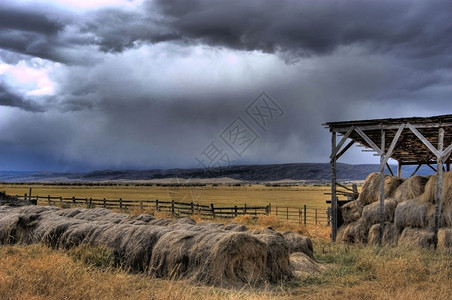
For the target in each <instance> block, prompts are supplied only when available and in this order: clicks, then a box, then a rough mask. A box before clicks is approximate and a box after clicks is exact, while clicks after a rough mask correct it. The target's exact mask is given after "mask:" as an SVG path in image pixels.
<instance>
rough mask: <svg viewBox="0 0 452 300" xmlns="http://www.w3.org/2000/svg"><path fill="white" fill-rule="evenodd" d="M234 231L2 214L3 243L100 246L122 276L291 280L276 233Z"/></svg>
mask: <svg viewBox="0 0 452 300" xmlns="http://www.w3.org/2000/svg"><path fill="white" fill-rule="evenodd" d="M24 212H26V213H24ZM36 212H39V213H36ZM27 213H30V214H27ZM118 220H119V221H120V222H118ZM121 220H122V221H121ZM146 221H149V222H146ZM132 223H133V224H132ZM156 223H159V224H160V225H156ZM234 228H235V229H236V230H243V228H240V229H238V228H236V227H234V226H230V227H229V228H228V227H227V226H224V225H222V224H214V226H209V224H206V223H204V224H201V225H199V224H196V223H195V222H194V221H192V220H190V219H185V220H182V221H165V222H157V220H156V219H153V218H149V217H140V220H138V219H137V218H132V219H131V218H128V217H126V218H124V215H123V214H117V213H111V212H109V211H106V210H84V209H70V210H67V211H65V210H60V209H54V208H46V207H40V208H33V209H29V208H20V209H19V208H18V209H16V208H14V209H9V208H8V209H6V208H0V242H1V243H38V242H42V243H44V244H46V245H48V246H50V247H53V248H63V249H69V248H73V247H77V246H79V245H83V244H89V245H92V246H105V247H108V248H110V249H111V250H112V252H113V254H114V256H115V262H116V264H117V265H118V266H121V267H123V268H124V269H127V270H129V271H132V272H146V273H148V274H151V275H155V276H157V277H163V278H186V279H188V280H190V281H192V282H194V283H206V284H225V285H229V284H230V285H237V284H249V283H259V282H263V281H267V280H268V281H271V282H276V281H278V280H281V279H287V278H290V277H291V276H292V271H291V267H290V261H289V255H290V252H289V245H288V244H287V242H286V240H285V238H284V237H283V235H282V234H280V233H277V232H275V231H273V230H272V229H269V228H267V229H264V230H262V231H261V232H260V233H259V234H251V233H250V232H248V231H243V232H236V231H234ZM226 229H229V230H226ZM299 239H300V238H299ZM300 247H301V246H300Z"/></svg>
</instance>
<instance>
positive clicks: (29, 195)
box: [25, 188, 31, 201]
mask: <svg viewBox="0 0 452 300" xmlns="http://www.w3.org/2000/svg"><path fill="white" fill-rule="evenodd" d="M28 197H29V198H28V200H30V201H31V188H30V193H29V194H28ZM25 200H27V199H25Z"/></svg>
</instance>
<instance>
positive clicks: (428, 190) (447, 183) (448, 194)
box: [422, 172, 452, 205]
mask: <svg viewBox="0 0 452 300" xmlns="http://www.w3.org/2000/svg"><path fill="white" fill-rule="evenodd" d="M437 181H438V176H437V175H436V174H435V175H432V176H430V179H429V181H428V182H427V184H426V185H425V192H424V194H423V195H422V200H423V201H425V202H430V203H435V202H436V182H437ZM442 202H443V205H445V204H448V203H452V172H444V173H443V198H442Z"/></svg>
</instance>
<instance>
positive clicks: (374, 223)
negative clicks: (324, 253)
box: [338, 172, 452, 250]
mask: <svg viewBox="0 0 452 300" xmlns="http://www.w3.org/2000/svg"><path fill="white" fill-rule="evenodd" d="M436 181H437V176H436V175H432V176H425V177H424V176H412V177H410V178H407V179H402V178H399V177H394V176H389V175H385V183H384V186H385V199H384V203H385V210H384V213H385V227H384V233H383V243H384V244H390V245H396V244H404V245H410V246H421V247H425V248H430V247H432V246H433V243H434V239H433V229H434V215H435V201H436ZM379 194H380V174H379V173H372V174H370V175H369V176H368V177H367V179H366V181H365V182H364V185H363V188H362V192H361V193H360V195H359V197H358V199H357V200H355V201H352V202H350V203H347V204H346V205H344V206H343V207H341V212H342V217H343V220H344V224H343V225H342V226H341V227H340V228H339V230H338V240H339V241H343V242H348V243H355V242H360V243H369V244H375V243H379V239H380V203H379V200H380V199H379ZM440 226H441V228H440V230H439V233H438V246H439V247H442V248H446V249H448V250H452V228H451V227H452V172H446V173H444V174H443V206H442V213H441V224H440Z"/></svg>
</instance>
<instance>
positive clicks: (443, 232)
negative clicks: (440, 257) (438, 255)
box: [438, 228, 452, 252]
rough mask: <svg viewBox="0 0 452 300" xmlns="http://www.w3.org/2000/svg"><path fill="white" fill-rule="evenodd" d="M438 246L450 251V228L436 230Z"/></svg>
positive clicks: (451, 237) (451, 232)
mask: <svg viewBox="0 0 452 300" xmlns="http://www.w3.org/2000/svg"><path fill="white" fill-rule="evenodd" d="M438 248H439V249H443V250H447V251H449V252H451V251H452V228H440V229H439V230H438Z"/></svg>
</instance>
